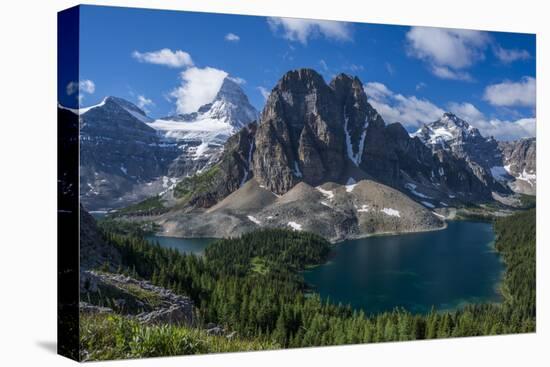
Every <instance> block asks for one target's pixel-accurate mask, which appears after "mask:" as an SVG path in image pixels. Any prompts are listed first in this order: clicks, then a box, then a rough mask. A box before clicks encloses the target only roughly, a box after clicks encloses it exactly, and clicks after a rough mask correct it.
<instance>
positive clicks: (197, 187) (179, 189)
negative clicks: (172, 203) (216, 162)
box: [174, 166, 220, 202]
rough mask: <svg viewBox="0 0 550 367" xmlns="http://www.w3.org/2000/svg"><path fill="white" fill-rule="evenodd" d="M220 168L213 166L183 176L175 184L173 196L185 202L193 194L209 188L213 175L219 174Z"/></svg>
mask: <svg viewBox="0 0 550 367" xmlns="http://www.w3.org/2000/svg"><path fill="white" fill-rule="evenodd" d="M219 171H220V168H219V167H218V166H214V167H212V168H210V169H208V170H206V171H204V172H201V173H197V174H195V175H193V176H190V177H185V178H184V179H183V180H181V181H180V182H178V183H177V184H176V187H175V188H174V196H175V197H177V198H179V199H183V201H184V202H187V201H188V200H189V199H191V197H192V196H193V195H194V194H198V193H203V192H206V191H208V190H209V189H210V188H211V185H212V184H213V183H214V182H215V180H214V179H215V177H216V175H217V174H219Z"/></svg>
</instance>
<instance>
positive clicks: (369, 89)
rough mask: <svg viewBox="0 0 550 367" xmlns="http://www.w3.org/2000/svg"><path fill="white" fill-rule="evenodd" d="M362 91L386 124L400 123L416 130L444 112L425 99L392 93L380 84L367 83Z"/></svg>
mask: <svg viewBox="0 0 550 367" xmlns="http://www.w3.org/2000/svg"><path fill="white" fill-rule="evenodd" d="M364 89H365V93H366V94H367V97H368V101H369V103H370V104H371V105H372V106H373V107H374V108H375V109H376V110H377V111H378V113H379V114H380V115H381V116H382V118H383V119H384V121H386V123H388V124H389V123H393V122H401V123H402V124H403V125H405V127H408V128H417V127H420V126H421V125H422V124H423V123H428V122H431V121H435V120H437V119H438V118H439V117H441V115H443V113H444V112H445V111H444V110H442V109H441V108H439V107H438V106H436V105H435V104H433V103H431V102H430V101H428V100H426V99H422V98H417V97H415V96H408V97H407V96H404V95H402V94H398V93H394V92H393V91H391V90H390V89H389V88H388V87H387V86H385V85H384V84H382V83H378V82H371V83H367V84H365V85H364Z"/></svg>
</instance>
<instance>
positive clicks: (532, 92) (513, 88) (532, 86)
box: [483, 76, 536, 107]
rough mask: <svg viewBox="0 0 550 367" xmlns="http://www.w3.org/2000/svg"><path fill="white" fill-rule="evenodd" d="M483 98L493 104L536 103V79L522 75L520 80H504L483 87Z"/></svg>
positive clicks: (508, 105) (520, 104) (519, 104)
mask: <svg viewBox="0 0 550 367" xmlns="http://www.w3.org/2000/svg"><path fill="white" fill-rule="evenodd" d="M483 99H485V100H486V101H487V102H489V103H490V104H492V105H494V106H507V107H510V106H528V107H534V106H535V104H536V80H535V78H532V77H529V76H524V77H523V78H521V80H520V81H517V82H512V81H504V82H502V83H498V84H492V85H489V86H487V88H485V93H484V95H483Z"/></svg>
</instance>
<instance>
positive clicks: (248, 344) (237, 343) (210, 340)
mask: <svg viewBox="0 0 550 367" xmlns="http://www.w3.org/2000/svg"><path fill="white" fill-rule="evenodd" d="M80 330H81V333H80V335H81V336H80V349H81V350H86V351H88V354H86V355H83V356H81V357H82V358H83V359H84V360H91V361H97V360H108V359H125V358H142V357H158V356H176V355H183V354H202V353H222V352H238V351H243V350H264V349H275V348H277V347H278V346H277V345H276V344H273V343H261V342H257V341H247V340H242V339H240V338H231V339H228V338H227V337H225V336H210V335H207V334H206V332H205V331H203V330H200V329H195V328H189V327H184V326H170V325H155V326H143V325H141V324H139V323H138V322H137V321H134V320H131V319H128V318H125V317H122V316H118V315H105V314H103V315H102V314H96V315H81V316H80Z"/></svg>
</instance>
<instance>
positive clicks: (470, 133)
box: [412, 112, 483, 146]
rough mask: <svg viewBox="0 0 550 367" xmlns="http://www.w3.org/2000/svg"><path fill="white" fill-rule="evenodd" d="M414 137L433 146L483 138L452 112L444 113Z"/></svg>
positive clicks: (476, 130)
mask: <svg viewBox="0 0 550 367" xmlns="http://www.w3.org/2000/svg"><path fill="white" fill-rule="evenodd" d="M412 136H416V137H418V138H419V139H420V140H422V141H423V142H424V143H425V144H427V145H431V146H435V145H440V146H444V145H448V144H452V143H454V142H455V141H464V140H469V139H478V138H483V137H482V136H481V134H480V133H479V130H478V129H477V128H475V127H473V126H471V125H470V124H468V123H467V122H466V121H464V120H463V119H461V118H459V117H458V116H456V115H454V114H452V113H450V112H446V113H444V114H443V116H441V118H439V119H438V120H436V121H433V122H430V123H428V124H424V126H422V127H421V128H420V129H418V130H417V131H416V132H415V133H414V134H412Z"/></svg>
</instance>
